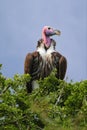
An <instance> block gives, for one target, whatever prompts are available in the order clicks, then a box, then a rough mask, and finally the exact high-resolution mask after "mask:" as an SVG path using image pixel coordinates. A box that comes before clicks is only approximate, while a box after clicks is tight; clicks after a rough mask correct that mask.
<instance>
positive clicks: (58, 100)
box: [55, 86, 64, 106]
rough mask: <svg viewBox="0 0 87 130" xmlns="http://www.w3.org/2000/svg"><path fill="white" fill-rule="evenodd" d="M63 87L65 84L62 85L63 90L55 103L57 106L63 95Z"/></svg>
mask: <svg viewBox="0 0 87 130" xmlns="http://www.w3.org/2000/svg"><path fill="white" fill-rule="evenodd" d="M63 89H64V86H63V87H62V89H61V91H60V95H59V96H58V98H57V101H56V103H55V106H57V105H58V103H59V102H60V98H61V97H62V93H63Z"/></svg>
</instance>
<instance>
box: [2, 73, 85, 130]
mask: <svg viewBox="0 0 87 130" xmlns="http://www.w3.org/2000/svg"><path fill="white" fill-rule="evenodd" d="M29 80H30V76H29V75H28V74H24V75H18V74H16V75H14V77H13V78H6V77H4V76H3V75H2V73H0V130H54V129H55V130H86V128H87V80H85V81H81V82H76V83H73V82H70V83H67V82H65V81H63V80H58V79H57V78H56V77H55V72H52V73H51V75H50V76H49V77H47V78H45V79H44V80H40V81H38V83H39V85H40V88H38V89H36V90H34V91H33V92H32V93H31V94H27V92H26V82H27V81H29Z"/></svg>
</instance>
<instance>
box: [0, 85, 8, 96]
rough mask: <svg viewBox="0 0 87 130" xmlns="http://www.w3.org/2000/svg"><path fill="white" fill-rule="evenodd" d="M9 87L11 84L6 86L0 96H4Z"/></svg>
mask: <svg viewBox="0 0 87 130" xmlns="http://www.w3.org/2000/svg"><path fill="white" fill-rule="evenodd" d="M9 88H10V86H7V87H5V88H4V90H2V92H1V93H0V96H2V94H4V93H5V92H6V91H7V90H8V89H9Z"/></svg>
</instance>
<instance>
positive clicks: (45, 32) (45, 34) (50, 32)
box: [42, 26, 61, 48]
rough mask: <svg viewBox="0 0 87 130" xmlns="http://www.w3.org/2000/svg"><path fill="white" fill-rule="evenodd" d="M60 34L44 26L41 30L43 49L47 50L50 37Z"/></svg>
mask: <svg viewBox="0 0 87 130" xmlns="http://www.w3.org/2000/svg"><path fill="white" fill-rule="evenodd" d="M60 33H61V32H60V31H59V30H55V29H53V28H52V27H49V26H44V27H43V29H42V39H43V41H44V45H45V47H46V48H49V46H50V44H51V39H50V37H51V36H53V35H60Z"/></svg>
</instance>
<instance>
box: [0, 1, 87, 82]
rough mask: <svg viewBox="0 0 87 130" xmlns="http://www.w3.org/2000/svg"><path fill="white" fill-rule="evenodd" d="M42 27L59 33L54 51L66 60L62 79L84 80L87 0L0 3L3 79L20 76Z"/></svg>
mask: <svg viewBox="0 0 87 130" xmlns="http://www.w3.org/2000/svg"><path fill="white" fill-rule="evenodd" d="M44 25H50V26H52V27H54V28H55V29H59V30H61V36H60V37H57V36H54V37H53V38H54V39H55V40H56V42H57V45H56V50H57V51H59V52H60V53H61V54H62V55H64V56H65V57H66V58H67V61H68V68H67V73H66V77H68V79H69V80H73V81H81V80H85V79H87V0H43V1H42V0H0V63H1V64H3V68H2V72H3V74H4V75H5V76H6V77H13V75H14V74H16V73H18V74H23V73H24V59H25V56H26V54H27V53H28V52H33V51H35V49H36V45H37V41H38V39H40V38H41V30H42V27H43V26H44Z"/></svg>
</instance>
